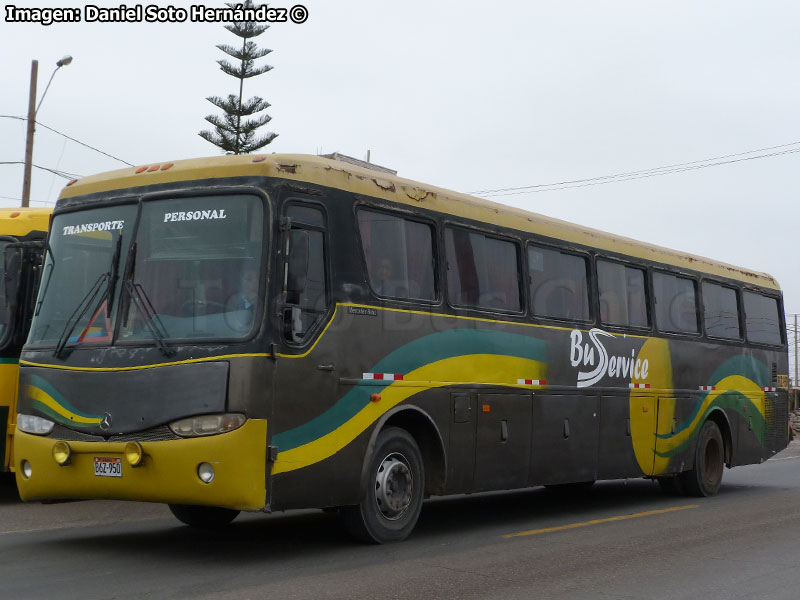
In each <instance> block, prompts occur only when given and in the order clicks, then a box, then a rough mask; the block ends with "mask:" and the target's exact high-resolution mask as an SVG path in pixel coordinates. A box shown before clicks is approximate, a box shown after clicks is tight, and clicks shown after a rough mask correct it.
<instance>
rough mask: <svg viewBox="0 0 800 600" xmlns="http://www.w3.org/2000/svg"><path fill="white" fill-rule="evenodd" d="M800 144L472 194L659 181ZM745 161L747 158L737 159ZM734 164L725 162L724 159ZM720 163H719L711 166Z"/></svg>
mask: <svg viewBox="0 0 800 600" xmlns="http://www.w3.org/2000/svg"><path fill="white" fill-rule="evenodd" d="M798 145H800V142H792V143H789V144H780V145H778V146H769V147H767V148H759V149H757V150H748V151H746V152H737V153H735V154H726V155H724V156H715V157H712V158H706V159H704V160H696V161H691V162H685V163H676V164H673V165H665V166H662V167H652V168H650V169H642V170H640V171H629V172H626V173H617V174H614V175H602V176H598V177H589V178H584V179H573V180H568V181H559V182H554V183H543V184H535V185H525V186H518V187H510V188H498V189H492V190H478V191H473V192H469V193H471V194H476V195H487V196H512V195H517V194H533V193H538V192H550V191H554V190H561V189H569V188H575V187H587V186H591V185H603V184H607V183H617V182H619V181H630V180H632V179H644V178H647V177H658V176H660V175H670V174H672V173H681V172H683V171H693V170H697V169H705V168H708V167H716V166H720V165H727V164H732V163H737V162H743V161H747V160H757V159H759V158H770V157H773V156H782V155H784V154H795V153H798V152H800V148H791V149H789V150H782V151H780V152H769V153H767V154H760V155H758V156H746V155H748V154H755V153H758V152H767V151H769V150H778V149H780V148H790V147H792V146H798ZM735 157H744V158H735ZM729 158H730V159H733V160H724V159H729ZM711 161H717V162H711Z"/></svg>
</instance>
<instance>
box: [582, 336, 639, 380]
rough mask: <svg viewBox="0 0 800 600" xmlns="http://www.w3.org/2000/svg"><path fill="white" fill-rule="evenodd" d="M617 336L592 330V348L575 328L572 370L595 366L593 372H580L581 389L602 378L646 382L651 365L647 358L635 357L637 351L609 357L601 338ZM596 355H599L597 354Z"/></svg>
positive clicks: (590, 337)
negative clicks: (627, 354)
mask: <svg viewBox="0 0 800 600" xmlns="http://www.w3.org/2000/svg"><path fill="white" fill-rule="evenodd" d="M601 336H602V337H610V338H613V337H614V336H613V335H612V334H610V333H608V332H607V331H603V330H602V329H591V330H589V340H590V341H591V343H592V345H591V346H590V345H589V344H584V343H583V333H581V332H580V331H579V330H578V329H573V330H572V332H571V333H570V334H569V338H570V345H569V362H570V364H571V365H572V366H573V367H580V366H581V365H583V366H589V367H594V368H593V369H592V370H591V371H578V383H577V385H578V387H589V386H592V385H594V384H595V383H597V382H598V381H600V380H601V379H602V378H603V377H605V376H608V377H615V378H617V379H647V374H648V372H649V370H650V364H649V362H648V360H647V359H646V358H645V359H644V360H641V359H639V358H636V350H635V349H633V348H632V349H631V355H630V357H628V356H611V357H609V356H608V352H607V351H606V348H605V346H604V345H603V342H601V341H600V337H601ZM595 353H596V354H595Z"/></svg>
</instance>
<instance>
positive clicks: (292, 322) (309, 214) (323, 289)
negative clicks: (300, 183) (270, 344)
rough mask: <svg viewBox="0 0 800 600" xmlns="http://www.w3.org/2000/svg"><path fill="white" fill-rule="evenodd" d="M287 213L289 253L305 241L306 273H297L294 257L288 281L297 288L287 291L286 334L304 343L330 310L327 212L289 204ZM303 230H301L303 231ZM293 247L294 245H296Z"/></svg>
mask: <svg viewBox="0 0 800 600" xmlns="http://www.w3.org/2000/svg"><path fill="white" fill-rule="evenodd" d="M286 215H287V216H288V217H289V218H290V219H291V220H292V221H291V222H292V230H291V232H290V233H291V235H290V237H289V254H290V255H291V254H292V252H293V251H295V252H297V251H298V250H299V248H297V245H298V244H304V245H305V246H306V247H305V248H304V249H303V251H304V252H306V253H307V261H306V263H305V264H304V266H305V273H295V272H293V269H295V268H298V267H297V266H296V263H293V262H292V261H291V260H290V261H289V262H288V264H287V272H286V276H287V279H286V281H287V282H297V281H301V282H302V283H301V285H297V284H294V286H293V287H296V288H297V289H293V290H287V296H286V303H287V305H288V310H287V321H286V323H285V325H286V328H285V332H286V336H287V339H288V340H289V341H292V342H295V343H303V342H304V341H305V340H306V337H307V334H308V332H309V331H311V329H313V328H314V326H315V325H316V324H317V323H318V322H319V321H320V320H321V319H322V316H323V315H324V314H325V313H326V312H327V310H328V295H327V283H326V277H325V231H324V224H325V215H324V214H323V212H322V211H321V210H320V209H319V208H316V207H311V206H306V205H301V204H290V205H288V206H287V208H286ZM301 232H302V233H301ZM293 246H294V247H293Z"/></svg>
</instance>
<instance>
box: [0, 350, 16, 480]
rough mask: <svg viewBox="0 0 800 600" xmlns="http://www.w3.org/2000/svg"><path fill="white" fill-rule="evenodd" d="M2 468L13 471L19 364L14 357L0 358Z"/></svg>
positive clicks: (0, 450) (0, 461)
mask: <svg viewBox="0 0 800 600" xmlns="http://www.w3.org/2000/svg"><path fill="white" fill-rule="evenodd" d="M0 361H2V362H0V427H3V428H4V429H5V431H3V434H2V435H0V468H1V469H2V470H3V471H9V470H10V471H13V470H14V466H13V465H14V462H13V457H12V455H13V448H14V443H13V442H14V427H15V423H16V414H17V380H18V378H19V364H18V362H17V361H16V360H14V359H0Z"/></svg>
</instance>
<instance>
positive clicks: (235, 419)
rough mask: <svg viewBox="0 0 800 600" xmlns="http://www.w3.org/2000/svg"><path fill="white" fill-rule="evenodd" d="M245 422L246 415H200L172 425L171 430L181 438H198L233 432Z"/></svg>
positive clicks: (170, 425)
mask: <svg viewBox="0 0 800 600" xmlns="http://www.w3.org/2000/svg"><path fill="white" fill-rule="evenodd" d="M245 421H246V419H245V416H244V415H237V414H224V415H200V416H199V417H189V418H188V419H181V420H180V421H175V422H173V423H170V424H169V428H170V429H171V430H172V433H174V434H175V435H179V436H181V437H197V436H199V435H214V434H216V433H225V432H228V431H233V430H234V429H238V428H239V427H241V426H242V425H244V422H245Z"/></svg>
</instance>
